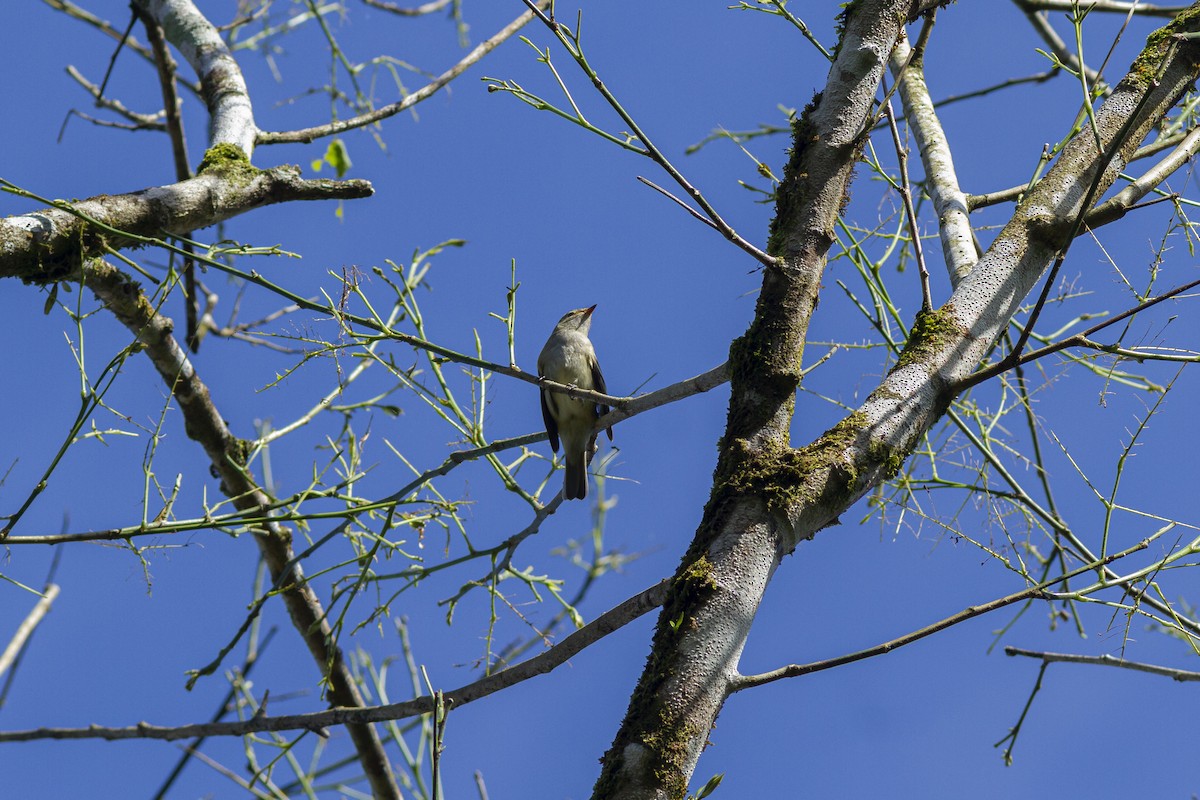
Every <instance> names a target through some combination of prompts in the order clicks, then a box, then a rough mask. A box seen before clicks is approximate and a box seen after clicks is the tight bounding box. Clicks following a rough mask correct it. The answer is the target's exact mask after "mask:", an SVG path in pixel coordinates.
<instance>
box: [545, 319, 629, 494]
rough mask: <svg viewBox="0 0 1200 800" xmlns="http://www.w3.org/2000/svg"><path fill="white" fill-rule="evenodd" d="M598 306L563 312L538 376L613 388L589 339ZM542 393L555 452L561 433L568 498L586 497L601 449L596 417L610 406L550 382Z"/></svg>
mask: <svg viewBox="0 0 1200 800" xmlns="http://www.w3.org/2000/svg"><path fill="white" fill-rule="evenodd" d="M595 310H596V307H595V306H590V307H588V308H577V309H575V310H574V311H568V312H567V313H566V314H563V317H562V319H560V320H559V321H558V324H557V325H555V326H554V332H553V333H551V334H550V338H549V339H547V340H546V346H545V347H543V348H542V352H541V355H539V356H538V360H537V368H538V375H539V376H541V377H542V378H546V379H547V380H552V381H554V382H555V383H562V384H566V385H568V386H575V387H578V388H580V389H592V390H593V391H597V392H601V393H602V394H608V389H607V388H606V387H605V385H604V375H603V374H601V372H600V363H599V362H598V361H596V350H595V349H594V348H593V347H592V342H591V340H590V339H588V331H589V330H590V329H591V327H592V312H593V311H595ZM541 396H542V420H543V421H544V422H545V423H546V436H547V437H549V439H550V449H551V450H553V451H554V452H555V453H557V452H558V441H559V439H560V438H561V439H562V445H563V460H564V461H565V462H566V469H565V470H564V473H563V491H562V494H563V499H564V500H582V499H584V498H585V497H587V491H588V480H587V465H588V464H589V463H591V460H592V455H593V454H594V453H595V452H596V420H598V419H599V418H600V417H601V416H602V415H604V414H606V413H608V406H605V405H600V404H599V403H596V402H595V401H592V400H576V399H575V398H573V397H570V396H568V395H565V394H562V393H560V392H552V391H550V390H549V389H545V388H543V389H542V390H541ZM608 439H609V441H612V428H608Z"/></svg>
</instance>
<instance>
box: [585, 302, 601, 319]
mask: <svg viewBox="0 0 1200 800" xmlns="http://www.w3.org/2000/svg"><path fill="white" fill-rule="evenodd" d="M597 305H599V304H597ZM595 310H596V306H592V307H591V308H585V309H584V310H583V318H584V319H587V318H588V317H590V316H591V315H592V312H593V311H595Z"/></svg>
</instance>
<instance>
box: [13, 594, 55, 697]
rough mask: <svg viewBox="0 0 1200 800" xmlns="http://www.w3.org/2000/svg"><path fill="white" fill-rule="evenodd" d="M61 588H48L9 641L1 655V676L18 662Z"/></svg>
mask: <svg viewBox="0 0 1200 800" xmlns="http://www.w3.org/2000/svg"><path fill="white" fill-rule="evenodd" d="M58 592H59V588H58V585H57V584H53V583H52V584H50V585H49V586H47V587H46V591H45V592H44V593H43V594H42V596H41V597H39V598H38V601H37V602H36V603H34V605H33V608H32V609H30V610H29V613H28V614H26V615H25V619H24V620H22V621H21V624H20V625H18V626H17V630H16V632H15V633H14V634H13V637H12V639H10V640H9V641H8V645H7V646H6V647H5V648H4V652H3V653H0V675H3V674H4V673H5V672H8V668H9V667H11V666H12V665H13V662H14V661H16V660H17V656H18V655H19V654H20V652H21V648H23V647H24V646H25V643H26V642H27V641H29V637H30V636H32V635H33V631H34V629H35V628H37V626H38V623H40V622H41V621H42V618H43V617H45V616H46V614H47V613H48V612H49V611H50V606H52V605H53V604H54V599H55V598H56V597H58Z"/></svg>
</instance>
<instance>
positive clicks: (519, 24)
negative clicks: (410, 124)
mask: <svg viewBox="0 0 1200 800" xmlns="http://www.w3.org/2000/svg"><path fill="white" fill-rule="evenodd" d="M550 2H551V0H541V2H540V3H539V4H538V6H539V7H541V8H548V7H549V6H550ZM532 19H533V12H532V11H526V12H525V13H523V14H521V15H520V16H519V17H517V18H516V19H514V20H513V21H512V22H510V23H508V25H505V26H504V27H503V28H501V29H500V31H499V32H497V33H496V34H494V35H493V36H492V37H491V38H490V39H487V40H485V41H483V42H480V43H479V45H478V46H476V48H475V49H474V50H472V51H471V52H470V53H468V54H467V55H466V56H465V57H464V58H463V59H462V60H461V61H459V62H458V63H457V64H455V65H454V66H453V67H451V68H450V69H448V70H446V71H445V72H443V73H442V74H441V75H439V76H437V77H436V78H434V79H433V80H432V81H430V82H429V83H427V84H425V85H424V86H422V87H421V88H420V89H418V90H416V91H415V92H413V93H411V94H409V95H407V96H406V97H404V98H403V99H402V100H398V101H397V102H395V103H391V104H389V105H386V106H384V107H383V108H377V109H375V110H374V111H369V112H367V113H366V114H359V115H358V116H357V117H351V118H350V119H343V120H335V121H333V122H330V123H328V124H327V125H316V126H313V127H311V128H302V129H300V130H295V131H277V132H276V131H259V132H258V136H257V138H256V142H257V143H258V144H264V145H265V144H288V143H296V142H304V143H307V142H311V141H313V140H315V139H320V138H321V137H323V136H333V135H335V134H338V133H342V132H343V131H348V130H353V129H354V128H362V127H365V126H367V125H374V124H375V123H377V122H380V121H381V120H385V119H387V118H388V117H394V116H395V115H396V114H399V113H400V112H402V111H407V110H408V109H410V108H412V107H413V106H415V105H416V104H417V103H420V102H421V101H422V100H427V99H428V98H430V97H432V96H433V95H434V94H436V93H437V92H438V91H439V90H440V89H441V88H442V87H444V86H445V85H446V84H448V83H450V81H452V80H454V79H455V78H457V77H458V76H459V75H461V74H462V73H464V72H466V71H467V70H468V69H469V68H470V67H472V66H474V64H475V63H476V62H477V61H479V60H480V59H481V58H483V57H484V56H486V55H487V54H488V53H490V52H492V51H493V50H495V49H496V48H497V47H498V46H499V45H500V44H501V43H503V42H504V41H505V40H507V39H509V38H510V37H511V36H512V35H513V34H514V33H516V32H517V31H519V30H521V28H523V27H525V25H526V24H528V23H529V21H530V20H532Z"/></svg>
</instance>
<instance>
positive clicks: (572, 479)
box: [563, 452, 588, 500]
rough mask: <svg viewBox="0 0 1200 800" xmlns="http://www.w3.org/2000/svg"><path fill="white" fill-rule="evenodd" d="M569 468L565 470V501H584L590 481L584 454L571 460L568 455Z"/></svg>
mask: <svg viewBox="0 0 1200 800" xmlns="http://www.w3.org/2000/svg"><path fill="white" fill-rule="evenodd" d="M563 455H564V456H566V463H567V467H566V469H565V470H563V499H564V500H582V499H584V498H585V497H587V491H588V479H587V466H586V465H585V463H584V459H583V453H578V455H577V457H576V458H571V456H570V455H567V453H565V452H564V453H563Z"/></svg>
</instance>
